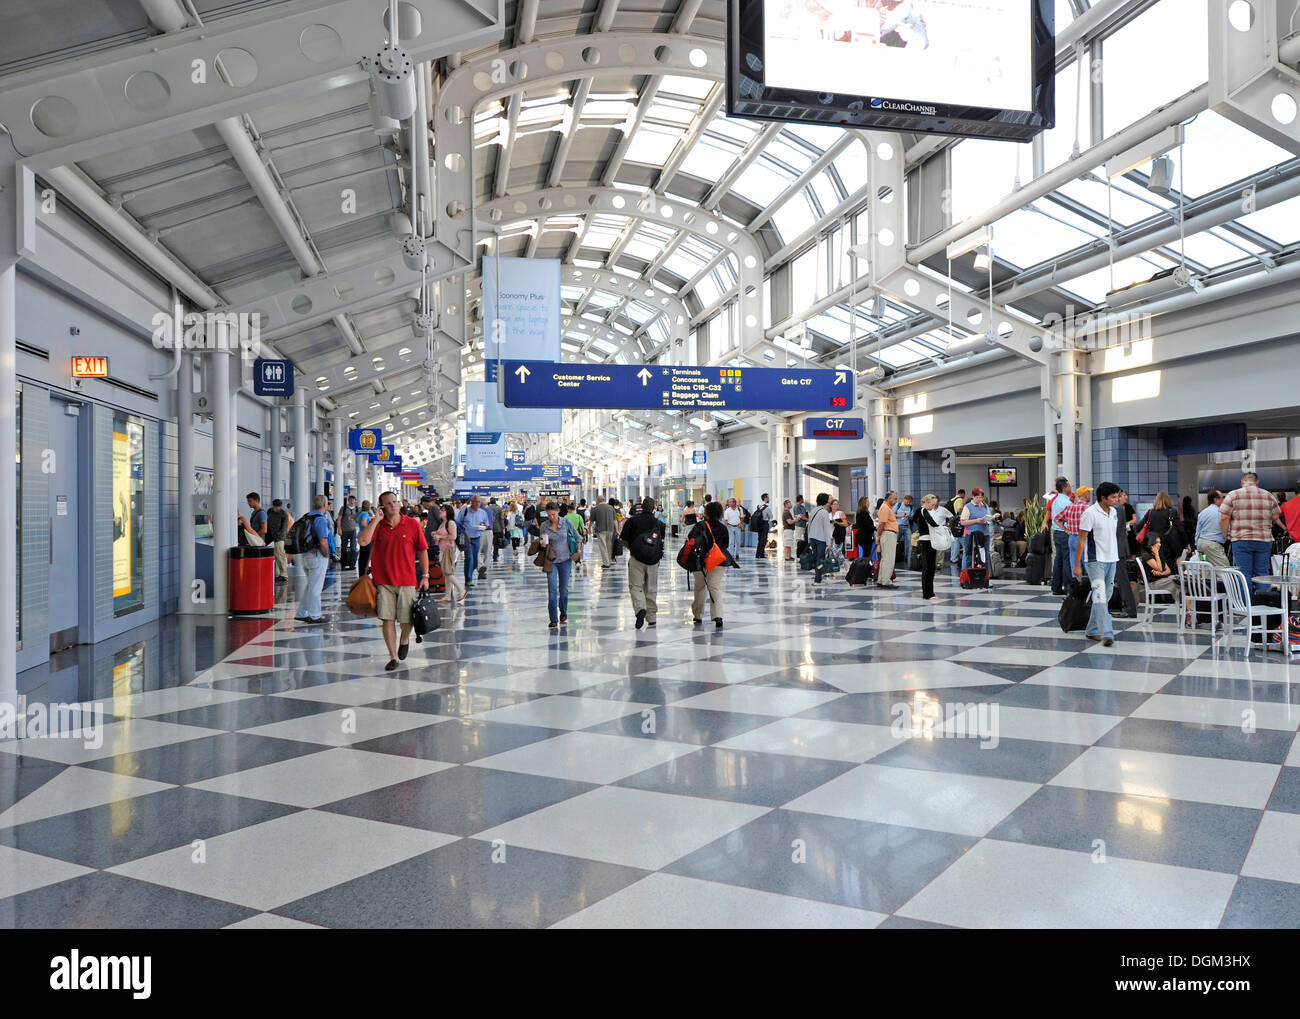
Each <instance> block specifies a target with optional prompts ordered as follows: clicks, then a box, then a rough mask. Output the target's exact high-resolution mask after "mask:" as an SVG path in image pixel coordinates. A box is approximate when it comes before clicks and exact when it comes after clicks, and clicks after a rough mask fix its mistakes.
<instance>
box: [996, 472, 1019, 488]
mask: <svg viewBox="0 0 1300 1019" xmlns="http://www.w3.org/2000/svg"><path fill="white" fill-rule="evenodd" d="M1019 469H1020V468H1019V467H990V468H989V487H990V488H994V487H998V488H1011V487H1013V486H1015V484H1016V472H1017V471H1018V470H1019Z"/></svg>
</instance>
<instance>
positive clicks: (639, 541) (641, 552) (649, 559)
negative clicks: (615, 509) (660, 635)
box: [619, 495, 664, 630]
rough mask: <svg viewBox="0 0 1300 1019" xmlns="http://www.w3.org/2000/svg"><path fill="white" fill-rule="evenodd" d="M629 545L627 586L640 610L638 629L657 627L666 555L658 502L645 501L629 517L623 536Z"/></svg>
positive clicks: (635, 607) (652, 500)
mask: <svg viewBox="0 0 1300 1019" xmlns="http://www.w3.org/2000/svg"><path fill="white" fill-rule="evenodd" d="M633 505H634V506H635V504H633ZM619 538H620V539H621V540H622V542H623V544H624V545H626V546H627V550H628V553H629V555H628V560H627V586H628V590H629V591H630V592H631V594H632V608H634V609H635V610H636V628H637V629H638V630H639V629H641V627H642V626H644V625H649V626H654V625H655V615H656V613H657V609H658V604H657V602H656V598H657V597H658V594H659V560H660V559H662V558H663V556H664V525H663V523H662V522H661V521H660V520H659V518H658V517H656V516H655V501H654V499H653V498H651V497H650V496H648V495H647V496H646V497H645V499H644V500H642V502H641V505H640V507H639V508H638V512H636V513H633V514H632V515H631V516H630V517H628V518H627V522H626V523H625V524H624V525H623V533H622V534H620V535H619Z"/></svg>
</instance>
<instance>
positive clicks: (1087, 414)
mask: <svg viewBox="0 0 1300 1019" xmlns="http://www.w3.org/2000/svg"><path fill="white" fill-rule="evenodd" d="M1083 363H1084V364H1087V362H1086V361H1084V362H1083ZM1078 384H1079V390H1078V392H1079V397H1078V398H1079V478H1080V480H1081V481H1082V483H1083V484H1085V485H1090V486H1092V487H1093V488H1096V487H1097V481H1098V479H1097V478H1094V477H1093V476H1092V376H1090V375H1089V374H1088V372H1087V369H1086V368H1085V369H1084V370H1083V371H1082V372H1080V373H1079V375H1078ZM1100 480H1102V481H1106V480H1109V479H1107V478H1102V479H1100Z"/></svg>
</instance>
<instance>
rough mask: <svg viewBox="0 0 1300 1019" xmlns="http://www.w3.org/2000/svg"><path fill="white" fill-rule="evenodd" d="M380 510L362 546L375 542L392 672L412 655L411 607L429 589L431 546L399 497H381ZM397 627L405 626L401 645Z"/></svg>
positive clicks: (373, 556) (373, 571)
mask: <svg viewBox="0 0 1300 1019" xmlns="http://www.w3.org/2000/svg"><path fill="white" fill-rule="evenodd" d="M379 510H380V512H379V513H377V514H376V515H375V516H374V518H373V519H372V520H371V521H370V523H368V524H367V525H366V528H365V530H364V531H362V532H361V534H360V535H359V536H358V538H357V541H358V543H359V544H361V545H363V546H365V545H370V544H371V543H372V542H373V547H372V548H371V550H370V579H371V580H373V581H374V582H375V590H376V593H377V597H376V599H375V602H376V606H377V608H378V610H379V611H378V613H377V615H378V616H379V618H380V619H381V620H383V626H384V643H385V644H387V645H388V664H387V665H385V666H384V671H386V672H392V671H393V670H395V669H396V668H397V663H398V661H399V660H402V661H405V659H406V655H407V652H408V651H410V649H411V646H410V639H411V606H412V605H414V604H415V597H416V592H417V590H418V591H427V590H428V589H429V543H428V542H427V541H426V540H425V537H424V531H423V530H422V529H421V527H420V521H419V520H418V519H417V518H415V517H408V516H404V515H403V513H402V508H401V505H400V504H399V503H398V501H397V496H396V495H395V494H394V493H392V492H385V493H384V494H383V495H381V496H380V497H379ZM417 556H419V559H420V579H419V581H418V582H417V580H416V576H415V560H416V557H417ZM397 623H401V624H402V641H401V643H400V644H399V643H398V642H397V626H396V624H397Z"/></svg>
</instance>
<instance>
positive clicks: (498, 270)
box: [483, 255, 561, 432]
mask: <svg viewBox="0 0 1300 1019" xmlns="http://www.w3.org/2000/svg"><path fill="white" fill-rule="evenodd" d="M560 309H561V306H560V260H559V259H558V258H502V257H498V256H494V255H484V256H483V343H484V351H485V354H486V364H485V366H484V367H485V369H486V370H485V374H484V378H485V379H486V381H487V382H488V383H491V384H492V385H490V386H489V387H488V389H489V392H488V395H489V397H490V399H491V401H492V402H494V403H495V402H497V392H496V387H495V383H496V380H497V361H498V359H500V360H507V359H511V360H522V361H526V360H536V361H556V362H558V361H559V360H560ZM502 416H503V419H504V420H502V422H501V424H500V430H501V431H506V432H558V431H559V430H560V426H561V415H560V410H559V408H554V407H548V408H528V409H524V408H508V409H507V408H502ZM486 427H489V426H485V428H486ZM490 428H491V429H492V430H496V428H497V426H496V425H495V424H494V425H492V426H490Z"/></svg>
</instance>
